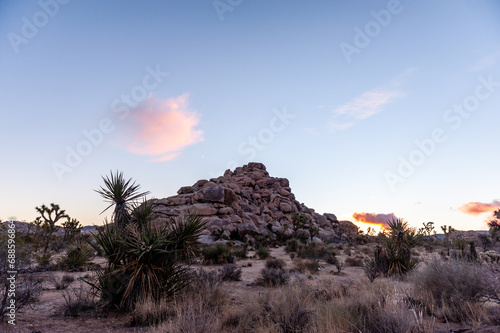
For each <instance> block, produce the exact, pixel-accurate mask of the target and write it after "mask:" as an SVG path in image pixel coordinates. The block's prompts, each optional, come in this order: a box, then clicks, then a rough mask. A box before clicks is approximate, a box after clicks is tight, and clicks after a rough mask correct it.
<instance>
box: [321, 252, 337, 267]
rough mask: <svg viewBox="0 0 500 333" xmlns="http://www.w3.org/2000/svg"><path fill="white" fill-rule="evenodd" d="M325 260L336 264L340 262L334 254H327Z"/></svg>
mask: <svg viewBox="0 0 500 333" xmlns="http://www.w3.org/2000/svg"><path fill="white" fill-rule="evenodd" d="M324 259H325V261H326V262H327V263H329V264H330V265H336V264H338V262H339V259H338V258H337V257H336V256H335V255H333V254H327V255H326V256H325V257H324Z"/></svg>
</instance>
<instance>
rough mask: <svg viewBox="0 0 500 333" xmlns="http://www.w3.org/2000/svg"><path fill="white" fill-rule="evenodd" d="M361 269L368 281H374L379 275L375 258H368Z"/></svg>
mask: <svg viewBox="0 0 500 333" xmlns="http://www.w3.org/2000/svg"><path fill="white" fill-rule="evenodd" d="M363 270H364V271H365V274H366V276H367V277H368V279H369V280H370V282H373V281H375V279H376V278H377V277H378V276H379V275H380V269H379V268H378V267H377V263H376V261H375V259H373V258H368V259H366V260H365V262H364V264H363Z"/></svg>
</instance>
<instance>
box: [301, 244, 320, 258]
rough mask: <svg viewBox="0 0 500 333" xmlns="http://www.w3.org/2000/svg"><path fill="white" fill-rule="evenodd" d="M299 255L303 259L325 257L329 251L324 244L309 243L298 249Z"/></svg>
mask: <svg viewBox="0 0 500 333" xmlns="http://www.w3.org/2000/svg"><path fill="white" fill-rule="evenodd" d="M297 255H298V256H299V257H300V258H303V259H323V258H324V257H325V256H326V255H327V251H326V249H325V247H324V246H323V245H319V244H316V243H309V244H306V245H304V246H301V247H299V248H298V249H297Z"/></svg>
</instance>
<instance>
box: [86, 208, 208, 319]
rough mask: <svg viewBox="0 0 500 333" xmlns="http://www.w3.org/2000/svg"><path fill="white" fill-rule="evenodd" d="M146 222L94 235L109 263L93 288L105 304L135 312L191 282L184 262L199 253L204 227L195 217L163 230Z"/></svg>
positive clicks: (110, 228) (109, 226) (172, 223)
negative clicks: (145, 301)
mask: <svg viewBox="0 0 500 333" xmlns="http://www.w3.org/2000/svg"><path fill="white" fill-rule="evenodd" d="M144 222H145V223H140V224H136V223H131V224H128V225H126V227H125V228H123V229H117V227H115V226H111V225H106V226H105V227H104V228H103V230H101V231H99V232H98V233H97V234H96V236H95V240H96V243H97V245H96V248H100V251H101V253H102V254H103V256H104V257H105V258H107V259H108V265H107V267H106V268H105V269H104V270H103V271H102V272H100V273H99V274H98V277H97V281H96V282H95V283H91V284H92V286H93V287H94V291H95V292H96V293H97V294H98V296H100V297H101V299H102V300H103V301H104V303H105V305H109V306H116V307H118V308H120V309H123V310H130V309H133V307H134V305H135V304H136V303H137V302H139V301H140V300H142V299H144V298H146V297H150V298H152V299H154V300H160V299H161V298H163V297H169V296H172V295H174V294H175V293H176V292H177V291H179V290H181V289H183V288H184V287H186V286H187V284H188V283H189V276H188V268H187V267H186V266H185V265H184V264H183V259H189V258H191V256H192V255H194V254H195V253H197V252H198V247H199V245H200V244H199V242H198V236H199V235H200V233H201V231H202V230H203V228H204V226H205V223H204V222H203V221H202V220H201V219H200V218H199V217H196V216H192V215H188V216H184V217H182V218H178V219H175V220H172V221H171V222H170V223H169V224H167V225H165V226H162V227H155V226H153V225H152V223H151V221H150V220H146V221H144Z"/></svg>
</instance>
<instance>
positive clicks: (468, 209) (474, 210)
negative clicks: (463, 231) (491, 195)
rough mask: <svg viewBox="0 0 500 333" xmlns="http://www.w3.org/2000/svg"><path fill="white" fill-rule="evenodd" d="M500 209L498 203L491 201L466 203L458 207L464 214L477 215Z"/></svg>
mask: <svg viewBox="0 0 500 333" xmlns="http://www.w3.org/2000/svg"><path fill="white" fill-rule="evenodd" d="M499 208H500V201H498V200H493V201H492V202H474V201H473V202H468V203H466V204H463V205H462V206H460V207H458V209H459V210H460V211H461V212H462V213H465V214H470V215H479V214H483V213H490V212H494V211H495V210H497V209H499Z"/></svg>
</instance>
